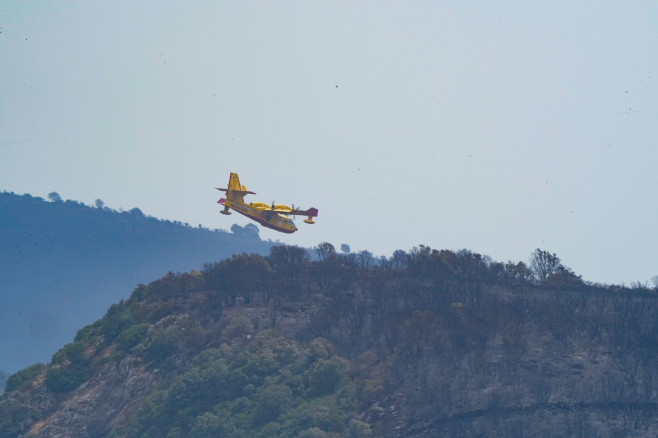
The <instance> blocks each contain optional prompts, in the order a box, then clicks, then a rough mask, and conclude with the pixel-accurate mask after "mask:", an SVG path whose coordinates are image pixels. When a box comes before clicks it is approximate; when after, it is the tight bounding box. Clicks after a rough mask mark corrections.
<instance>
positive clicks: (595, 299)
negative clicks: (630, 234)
mask: <svg viewBox="0 0 658 438" xmlns="http://www.w3.org/2000/svg"><path fill="white" fill-rule="evenodd" d="M317 252H318V256H319V259H318V261H311V260H310V257H309V254H308V253H307V252H306V251H305V250H303V249H301V248H297V247H284V246H274V247H272V248H271V250H270V253H269V255H268V256H267V257H262V256H258V255H252V256H248V255H244V254H243V255H239V256H234V257H232V258H230V259H227V260H225V261H223V262H221V263H218V264H206V265H204V266H203V269H201V270H200V271H191V272H188V273H184V274H172V273H170V274H167V275H166V276H164V277H162V278H161V279H159V280H157V281H154V282H151V283H150V284H148V285H140V286H138V287H137V288H136V289H135V290H134V291H133V293H132V295H131V296H130V298H129V299H127V300H125V301H122V302H120V303H118V304H115V305H113V306H111V307H110V308H109V310H108V311H107V313H106V315H105V316H104V317H103V318H102V319H100V320H98V321H97V322H95V323H93V324H91V325H89V326H87V327H84V328H83V329H81V330H80V331H79V332H78V334H77V335H76V337H75V341H74V342H73V343H71V344H68V345H67V346H65V347H64V348H62V349H61V350H60V351H59V352H58V353H57V354H55V355H54V356H53V359H52V361H51V362H50V363H49V364H47V365H35V366H32V367H30V368H27V369H25V370H23V371H21V372H19V373H17V374H14V375H12V376H11V377H10V378H9V380H8V383H7V392H6V393H5V394H4V395H3V396H2V398H1V399H0V437H2V438H5V437H16V436H36V437H55V436H69V437H102V436H107V437H113V438H115V437H165V436H166V437H207V436H226V437H247V436H248V437H272V436H279V437H433V436H582V437H589V436H610V437H615V436H629V435H632V436H656V434H657V433H658V400H657V398H658V351H656V349H655V345H657V342H658V339H657V338H658V300H657V297H656V291H655V290H648V289H637V290H630V289H624V288H620V287H600V286H596V285H591V284H588V283H586V282H583V281H582V280H581V279H580V278H579V277H577V276H576V275H575V274H573V273H572V272H571V271H569V270H568V268H566V267H564V266H562V265H561V264H559V260H556V259H552V258H551V257H550V254H548V253H545V252H542V251H539V250H538V251H537V252H536V253H535V258H534V260H533V261H534V262H540V261H542V260H544V261H547V262H549V263H544V264H542V263H532V264H531V265H529V266H526V265H525V264H524V263H517V264H514V263H507V264H502V263H497V262H493V261H492V260H490V259H488V258H487V257H484V256H481V255H479V254H476V253H472V252H470V251H460V252H456V253H455V252H451V251H437V250H432V249H430V248H428V247H424V246H421V247H419V248H414V249H413V250H412V251H410V252H403V251H397V252H396V253H395V254H394V255H393V257H391V258H390V259H388V260H382V261H381V262H380V263H374V260H373V259H372V258H371V257H369V254H368V253H365V252H364V253H361V254H359V255H356V256H342V255H338V254H336V253H335V251H333V247H332V246H331V245H329V244H321V245H320V246H319V247H318V248H317ZM547 256H548V257H547ZM551 262H557V263H551ZM544 268H545V269H544Z"/></svg>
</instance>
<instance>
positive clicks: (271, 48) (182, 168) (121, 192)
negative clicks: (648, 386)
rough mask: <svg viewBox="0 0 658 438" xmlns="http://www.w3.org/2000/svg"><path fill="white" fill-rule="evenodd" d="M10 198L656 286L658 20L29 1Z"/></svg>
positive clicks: (615, 8)
mask: <svg viewBox="0 0 658 438" xmlns="http://www.w3.org/2000/svg"><path fill="white" fill-rule="evenodd" d="M0 32H1V33H0V66H1V72H2V73H1V74H0V190H7V191H14V192H16V193H30V194H33V195H35V196H42V197H46V195H47V194H48V193H50V192H51V191H56V192H58V193H59V194H60V195H61V196H62V197H63V198H64V199H74V200H78V201H82V202H84V203H87V204H91V203H93V202H94V200H95V199H97V198H100V199H102V200H103V201H105V203H106V205H108V206H110V207H112V208H116V209H119V208H123V209H126V210H127V209H130V208H133V207H139V208H141V209H142V210H143V211H144V212H145V213H146V214H149V215H153V216H156V217H159V218H166V219H172V220H180V221H183V222H189V223H190V224H192V225H194V226H196V225H198V224H202V225H204V226H206V227H209V228H224V229H229V228H230V226H231V225H232V224H233V223H239V224H246V223H247V222H248V221H247V219H245V218H242V217H239V216H238V215H237V214H234V215H233V216H230V217H226V216H223V215H220V214H218V211H219V208H218V206H217V205H216V203H215V202H216V201H217V199H219V197H220V196H219V195H220V193H219V192H217V191H215V190H214V189H213V188H214V187H221V186H225V185H226V183H227V181H228V175H229V172H231V171H235V172H238V173H239V175H240V178H241V181H242V183H243V184H244V185H246V186H247V187H248V188H249V189H250V190H253V191H255V192H257V193H258V195H256V196H253V199H252V200H258V201H263V202H267V203H269V202H272V201H276V202H277V203H285V204H290V203H295V205H299V206H302V207H311V206H314V207H317V208H318V209H319V211H320V214H319V217H318V220H317V224H316V225H312V226H308V225H305V224H303V223H302V222H301V218H298V225H299V228H300V231H299V232H298V233H296V234H293V235H284V234H279V233H276V232H274V231H270V230H265V229H262V230H261V237H263V238H265V239H270V238H271V239H280V240H281V241H284V242H289V243H293V244H300V245H304V246H315V245H317V244H318V243H320V242H323V241H328V242H331V243H333V244H334V245H335V246H336V247H337V248H338V247H339V246H340V244H342V243H347V244H349V245H350V246H351V248H352V250H353V251H360V250H363V249H367V250H369V251H371V252H373V253H374V254H375V255H386V256H389V255H391V253H392V252H393V251H394V250H396V249H404V250H409V249H411V248H412V247H414V246H417V245H418V244H421V243H423V244H426V245H429V246H431V247H433V248H438V249H443V248H446V249H460V248H468V249H471V250H473V251H476V252H480V253H483V254H488V255H490V256H491V257H492V258H493V259H495V260H498V261H507V260H513V261H519V260H522V261H527V260H528V258H529V255H530V253H531V252H532V251H533V250H534V249H535V248H537V247H539V248H542V249H545V250H549V251H551V252H555V253H557V255H558V256H559V257H560V258H561V259H562V261H563V263H564V264H565V265H567V266H569V267H571V268H572V269H573V270H574V271H575V272H576V273H577V274H582V275H583V278H584V279H586V280H590V281H599V282H605V283H619V282H626V283H627V284H628V283H630V282H633V281H642V282H644V281H648V280H649V279H650V278H651V277H653V276H654V275H658V230H657V224H658V200H657V196H656V195H657V194H658V3H657V2H655V1H633V2H612V1H609V2H600V1H577V2H573V1H550V2H549V1H544V2H525V1H495V2H492V1H488V0H486V1H485V0H483V1H461V2H445V1H427V2H422V1H404V2H403V1H397V2H389V1H326V2H318V1H259V2H230V1H223V2H217V1H207V2H202V1H196V2H178V1H139V2H133V1H130V2H128V1H112V2H89V1H79V2H52V1H30V2H23V1H14V2H2V5H1V6H0Z"/></svg>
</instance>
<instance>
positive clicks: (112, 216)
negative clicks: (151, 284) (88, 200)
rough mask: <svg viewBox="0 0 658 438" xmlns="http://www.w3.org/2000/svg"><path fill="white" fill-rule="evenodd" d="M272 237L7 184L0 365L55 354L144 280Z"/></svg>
mask: <svg viewBox="0 0 658 438" xmlns="http://www.w3.org/2000/svg"><path fill="white" fill-rule="evenodd" d="M270 245H271V243H268V242H263V241H261V240H260V239H259V238H258V237H257V235H256V236H253V237H252V238H249V237H245V236H237V235H235V234H232V233H227V232H223V231H211V230H207V229H201V228H192V227H189V226H186V225H183V224H181V223H172V222H169V221H161V220H157V219H155V218H151V217H146V216H144V215H143V214H142V213H141V212H140V211H139V210H138V209H133V210H131V211H130V212H121V213H120V212H116V211H112V210H109V209H100V208H91V207H87V206H85V205H82V204H79V203H77V202H72V201H66V202H46V201H44V200H43V199H40V198H33V197H31V196H29V195H23V196H18V195H14V194H10V193H0V296H2V305H1V306H0V369H4V370H6V371H16V370H18V369H20V368H22V367H25V366H27V365H29V364H31V363H34V362H38V361H42V362H44V361H47V360H49V359H50V357H51V355H52V354H53V353H54V352H55V351H57V349H58V348H60V347H61V346H62V345H64V344H65V343H67V342H70V341H71V339H72V338H73V336H74V334H75V332H76V330H77V329H79V328H80V327H81V326H82V325H85V324H89V323H91V322H93V321H94V320H96V319H98V318H99V317H100V316H102V315H103V313H104V312H105V310H106V309H107V307H108V306H109V305H110V304H112V303H115V302H117V301H118V300H120V299H121V298H127V296H128V295H127V291H130V290H131V289H133V288H134V287H135V285H136V284H137V283H139V282H144V281H147V282H148V281H150V280H153V279H155V278H158V277H160V276H162V275H164V274H165V273H167V272H168V271H174V272H181V271H183V272H184V271H188V270H190V269H193V268H198V267H199V266H202V265H203V263H206V262H215V261H219V260H221V259H223V258H225V257H228V256H230V255H231V254H235V253H241V252H247V253H252V252H253V253H266V252H267V250H268V248H269V246H270Z"/></svg>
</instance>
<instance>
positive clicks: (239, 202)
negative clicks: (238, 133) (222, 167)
mask: <svg viewBox="0 0 658 438" xmlns="http://www.w3.org/2000/svg"><path fill="white" fill-rule="evenodd" d="M217 190H219V191H222V192H225V193H226V198H222V199H220V200H219V201H217V203H218V204H221V205H223V206H224V209H223V210H221V211H220V213H222V214H231V212H230V211H229V209H232V210H235V211H237V212H238V213H240V214H243V215H245V216H247V217H248V218H249V219H252V220H255V221H256V222H258V223H259V224H261V225H262V226H264V227H267V228H271V229H273V230H276V231H280V232H282V233H289V234H290V233H294V232H295V231H297V227H296V226H295V223H294V222H293V221H292V219H290V218H289V217H288V216H290V215H300V216H307V218H306V219H304V222H306V223H307V224H314V223H315V221H313V218H314V217H317V215H318V209H317V208H309V209H308V210H299V209H297V208H295V206H294V204H293V206H292V207H288V206H287V205H282V204H275V203H274V202H273V203H272V205H267V204H265V203H262V202H250V203H246V202H245V201H244V197H245V195H249V194H251V195H255V194H256V193H254V192H252V191H250V190H247V188H246V187H245V186H243V185H241V184H240V179H239V178H238V174H237V173H235V172H231V176H230V177H229V180H228V187H227V188H225V189H220V188H217Z"/></svg>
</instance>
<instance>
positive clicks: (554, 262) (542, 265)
mask: <svg viewBox="0 0 658 438" xmlns="http://www.w3.org/2000/svg"><path fill="white" fill-rule="evenodd" d="M561 267H562V264H561V263H560V258H559V257H558V256H557V255H555V254H551V253H550V252H548V251H543V250H541V249H539V248H537V249H536V250H535V252H533V253H532V255H531V256H530V272H532V275H533V277H534V278H535V280H536V281H537V283H539V284H543V283H544V282H545V281H546V279H547V278H548V277H550V276H551V275H553V274H557V273H558V272H559V270H560V268H561Z"/></svg>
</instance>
